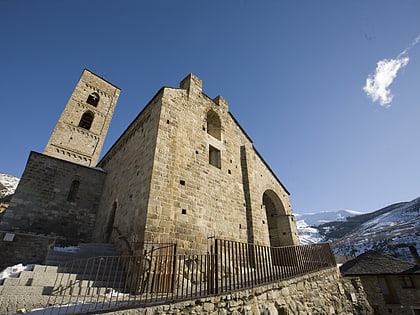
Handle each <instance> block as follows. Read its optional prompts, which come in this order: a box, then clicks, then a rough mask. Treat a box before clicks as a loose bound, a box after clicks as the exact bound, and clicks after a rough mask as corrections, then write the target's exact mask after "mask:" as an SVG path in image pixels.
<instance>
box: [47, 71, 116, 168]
mask: <svg viewBox="0 0 420 315" xmlns="http://www.w3.org/2000/svg"><path fill="white" fill-rule="evenodd" d="M120 91H121V90H120V89H119V88H118V87H116V86H115V85H113V84H111V83H109V82H107V81H106V80H104V79H103V78H101V77H98V76H97V75H95V74H94V73H92V72H90V71H89V70H86V69H85V70H84V71H83V73H82V76H81V77H80V79H79V82H78V83H77V85H76V87H75V89H74V91H73V93H72V95H71V96H70V99H69V100H68V102H67V105H66V107H65V108H64V111H63V113H62V114H61V117H60V119H59V120H58V122H57V125H56V126H55V128H54V131H53V132H52V134H51V137H50V139H49V140H48V143H47V145H46V147H45V149H44V154H46V155H49V156H52V157H56V158H59V159H62V160H67V161H71V162H75V163H79V164H83V165H86V166H96V164H97V162H98V159H99V156H100V154H101V149H102V145H103V143H104V140H105V136H106V134H107V132H108V128H109V124H110V122H111V119H112V115H113V113H114V109H115V106H116V104H117V100H118V97H119V95H120Z"/></svg>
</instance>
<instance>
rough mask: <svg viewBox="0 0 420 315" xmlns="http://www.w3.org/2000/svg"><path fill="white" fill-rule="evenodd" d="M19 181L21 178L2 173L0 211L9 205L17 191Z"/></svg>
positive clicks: (0, 174) (0, 176)
mask: <svg viewBox="0 0 420 315" xmlns="http://www.w3.org/2000/svg"><path fill="white" fill-rule="evenodd" d="M18 183H19V178H17V177H15V176H13V175H9V174H3V173H0V213H2V212H3V211H4V210H5V209H6V208H7V207H8V205H9V201H10V199H11V196H12V195H13V194H14V193H15V190H16V187H17V185H18Z"/></svg>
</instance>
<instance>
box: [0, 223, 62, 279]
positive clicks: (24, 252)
mask: <svg viewBox="0 0 420 315" xmlns="http://www.w3.org/2000/svg"><path fill="white" fill-rule="evenodd" d="M7 233H8V232H7V231H0V253H1V254H0V272H1V271H2V270H3V269H5V268H6V267H9V266H14V265H16V264H42V263H44V259H45V256H46V255H47V251H48V248H49V246H51V245H53V244H54V242H55V238H53V237H46V236H39V235H31V234H24V233H15V234H14V235H13V239H10V240H7V238H6V239H5V236H6V234H7Z"/></svg>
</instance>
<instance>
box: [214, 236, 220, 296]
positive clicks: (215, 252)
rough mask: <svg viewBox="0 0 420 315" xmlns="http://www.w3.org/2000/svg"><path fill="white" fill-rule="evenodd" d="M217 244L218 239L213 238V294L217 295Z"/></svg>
mask: <svg viewBox="0 0 420 315" xmlns="http://www.w3.org/2000/svg"><path fill="white" fill-rule="evenodd" d="M218 247H219V242H218V239H217V238H215V239H214V262H215V264H214V293H215V294H218V293H219V285H218V282H219V281H218V279H219V268H218V264H219V256H218V253H219V250H218Z"/></svg>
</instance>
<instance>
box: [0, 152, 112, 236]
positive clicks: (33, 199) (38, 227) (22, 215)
mask: <svg viewBox="0 0 420 315" xmlns="http://www.w3.org/2000/svg"><path fill="white" fill-rule="evenodd" d="M104 178H105V173H104V172H103V171H101V170H97V169H93V168H89V167H86V166H82V165H79V164H75V163H72V162H68V161H63V160H60V159H56V158H53V157H49V156H47V155H43V154H40V153H36V152H31V154H30V156H29V159H28V162H27V165H26V168H25V171H24V173H23V175H22V178H21V180H20V182H19V186H18V187H17V189H16V192H15V195H14V196H13V198H12V200H11V202H10V205H9V208H8V209H7V210H6V212H5V214H4V216H3V220H2V222H0V229H2V230H6V231H17V232H19V231H20V232H31V233H36V234H41V235H50V236H57V237H62V238H66V239H68V240H69V241H71V240H74V241H90V240H91V236H92V231H93V227H94V224H95V220H96V211H97V207H98V204H99V198H100V195H101V191H102V185H103V181H104ZM75 180H76V181H79V183H80V185H79V187H78V191H77V194H76V196H75V200H74V201H68V200H67V197H68V194H69V191H70V187H71V185H72V182H73V181H75Z"/></svg>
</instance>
